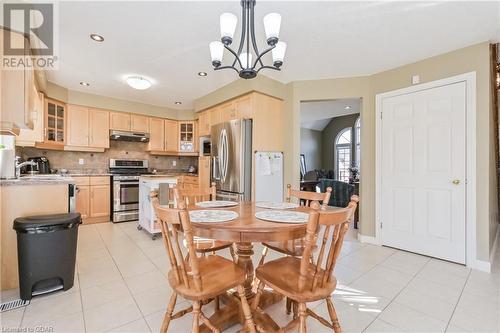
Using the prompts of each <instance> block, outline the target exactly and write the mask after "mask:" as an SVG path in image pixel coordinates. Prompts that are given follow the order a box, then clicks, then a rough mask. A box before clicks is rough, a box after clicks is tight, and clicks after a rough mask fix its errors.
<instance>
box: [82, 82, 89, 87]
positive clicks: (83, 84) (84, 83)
mask: <svg viewBox="0 0 500 333" xmlns="http://www.w3.org/2000/svg"><path fill="white" fill-rule="evenodd" d="M80 85H81V86H85V87H88V86H90V83H88V82H85V81H81V82H80Z"/></svg>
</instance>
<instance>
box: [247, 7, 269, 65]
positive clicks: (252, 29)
mask: <svg viewBox="0 0 500 333" xmlns="http://www.w3.org/2000/svg"><path fill="white" fill-rule="evenodd" d="M250 22H251V23H250V28H251V32H252V45H253V50H254V51H255V54H259V48H258V47H257V42H256V41H255V19H254V6H252V9H251V11H250ZM265 53H266V52H264V54H265ZM261 56H262V55H261ZM261 56H259V57H258V58H257V60H258V61H259V63H260V65H261V66H264V64H263V63H262V59H261ZM257 60H256V61H255V63H254V65H253V67H252V68H255V65H257Z"/></svg>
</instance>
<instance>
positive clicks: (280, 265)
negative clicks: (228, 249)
mask: <svg viewBox="0 0 500 333" xmlns="http://www.w3.org/2000/svg"><path fill="white" fill-rule="evenodd" d="M358 201H359V198H358V197H357V196H355V195H353V196H352V197H351V201H350V202H349V205H348V206H347V207H345V208H341V209H338V210H332V209H325V208H321V209H319V210H317V211H316V210H315V211H312V212H311V213H310V215H309V221H308V223H307V231H306V236H305V238H304V243H305V247H304V252H303V254H302V257H301V258H297V257H293V256H288V257H284V258H280V259H277V260H273V261H269V262H267V263H265V264H264V265H262V266H259V267H258V268H257V270H256V276H257V278H258V279H259V281H260V282H259V286H258V288H257V294H256V296H255V299H254V302H253V303H252V308H253V309H254V310H256V311H257V308H258V304H259V300H260V296H261V295H262V290H263V288H264V287H265V286H266V285H267V286H270V287H271V288H273V289H274V290H275V291H276V292H278V293H280V294H282V295H284V296H286V297H287V298H289V299H292V300H293V301H294V302H295V303H296V304H298V317H296V316H294V319H293V320H292V321H291V322H290V323H289V324H288V325H286V326H285V328H284V330H285V331H288V330H292V329H293V328H294V327H295V326H297V325H300V326H299V332H300V333H304V332H306V318H307V316H311V317H313V318H315V319H317V320H318V321H319V322H321V323H322V324H323V325H325V326H327V327H328V328H330V329H333V330H334V331H335V332H336V333H339V332H341V331H342V330H341V328H340V324H339V320H338V317H337V313H336V311H335V307H334V306H333V302H332V299H331V294H332V293H333V291H334V290H335V288H336V285H337V279H336V278H335V276H334V275H333V270H334V268H335V264H336V263H337V258H338V256H339V254H340V251H341V249H342V244H343V242H344V236H345V234H346V232H347V230H348V229H349V223H350V222H351V221H352V219H353V217H354V212H355V210H356V207H357V204H358ZM317 239H319V240H320V246H319V253H318V257H317V258H316V260H314V262H311V259H310V258H311V256H310V255H311V253H312V251H313V249H314V247H315V246H316V240H317ZM323 299H325V300H326V305H327V307H328V313H329V315H330V321H328V320H326V319H324V318H322V317H320V316H319V315H318V314H316V313H315V312H314V311H312V310H311V309H308V308H307V306H306V303H308V302H315V301H319V300H323Z"/></svg>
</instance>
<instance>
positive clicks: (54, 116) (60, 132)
mask: <svg viewBox="0 0 500 333" xmlns="http://www.w3.org/2000/svg"><path fill="white" fill-rule="evenodd" d="M65 129H66V105H65V104H64V103H61V102H59V101H56V100H53V99H49V98H47V99H46V103H45V129H44V134H45V142H46V143H53V144H58V145H64V132H65Z"/></svg>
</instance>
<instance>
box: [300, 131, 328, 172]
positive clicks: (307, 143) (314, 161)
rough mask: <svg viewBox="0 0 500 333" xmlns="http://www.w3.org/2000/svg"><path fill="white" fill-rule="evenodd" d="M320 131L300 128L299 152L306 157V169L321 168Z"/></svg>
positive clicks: (321, 145)
mask: <svg viewBox="0 0 500 333" xmlns="http://www.w3.org/2000/svg"><path fill="white" fill-rule="evenodd" d="M321 136H322V132H321V131H317V130H313V129H309V128H301V129H300V153H301V154H304V156H305V158H306V171H310V170H315V169H323V158H322V157H323V154H322V147H323V144H322V141H321V140H322V138H321Z"/></svg>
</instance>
